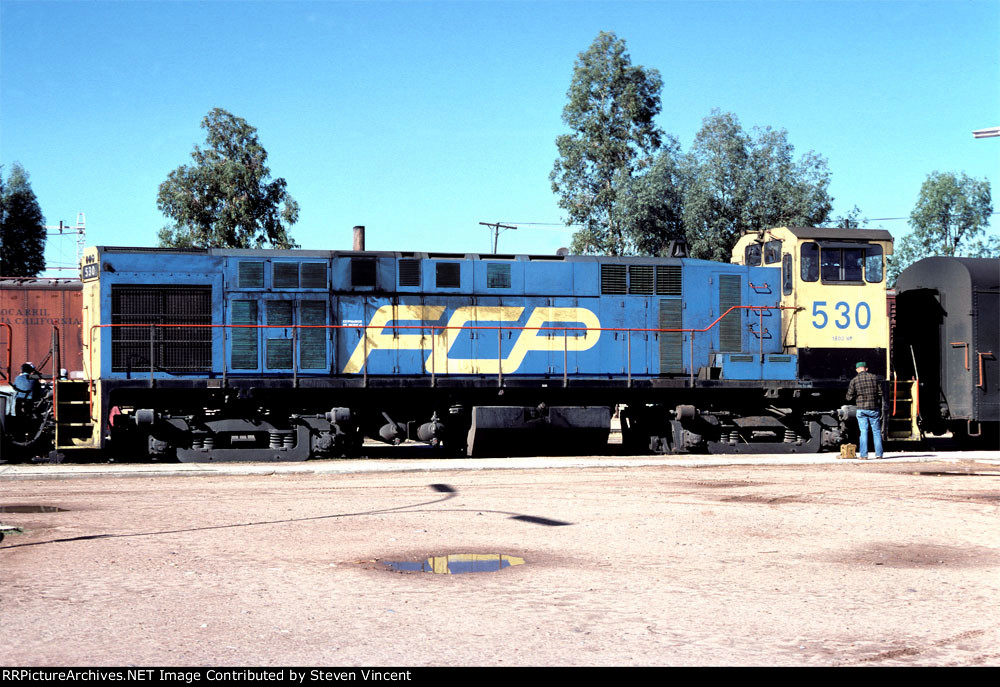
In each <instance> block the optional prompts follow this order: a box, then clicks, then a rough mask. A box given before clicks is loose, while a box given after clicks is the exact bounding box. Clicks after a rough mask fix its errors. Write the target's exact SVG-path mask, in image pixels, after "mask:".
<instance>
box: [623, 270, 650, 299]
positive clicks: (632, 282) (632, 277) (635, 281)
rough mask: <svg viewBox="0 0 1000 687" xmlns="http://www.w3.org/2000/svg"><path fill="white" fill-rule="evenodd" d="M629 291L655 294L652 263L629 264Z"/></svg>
mask: <svg viewBox="0 0 1000 687" xmlns="http://www.w3.org/2000/svg"><path fill="white" fill-rule="evenodd" d="M628 292H629V293H636V294H642V295H652V294H653V266H652V265H629V268H628Z"/></svg>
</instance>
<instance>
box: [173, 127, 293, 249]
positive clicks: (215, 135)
mask: <svg viewBox="0 0 1000 687" xmlns="http://www.w3.org/2000/svg"><path fill="white" fill-rule="evenodd" d="M201 127H202V128H203V129H205V130H206V131H207V132H208V133H207V137H206V143H207V147H206V148H205V149H204V150H203V149H202V148H200V147H198V146H197V145H196V146H195V148H194V152H192V153H191V158H192V159H193V161H194V163H193V164H191V165H182V166H180V167H178V168H177V169H175V170H174V171H172V172H170V174H169V175H168V176H167V180H166V181H164V182H163V183H162V184H160V190H159V193H158V195H157V198H156V207H157V208H158V209H159V210H160V211H161V212H162V213H163V214H164V215H166V216H167V217H168V218H170V219H172V220H173V221H174V224H173V225H171V226H167V227H164V228H163V229H162V230H160V234H159V238H160V245H161V246H175V247H192V246H195V247H206V248H207V247H222V248H264V247H273V248H295V247H296V243H295V241H294V240H293V239H292V238H291V237H290V236H289V235H288V230H289V228H290V227H291V226H292V225H293V224H295V222H296V221H298V216H299V206H298V203H296V202H295V200H294V199H293V198H292V197H291V196H290V195H289V194H288V192H287V191H286V190H285V187H286V182H285V180H284V179H281V178H278V179H275V180H273V181H270V176H271V170H270V169H269V168H268V167H267V164H266V163H267V151H266V150H264V147H263V146H262V145H261V144H260V141H259V140H258V138H257V129H256V128H254V127H252V126H250V125H249V124H247V122H246V120H244V119H242V118H241V117H236V116H234V115H232V114H230V113H229V112H226V111H225V110H223V109H220V108H215V109H213V110H212V111H211V112H209V113H208V115H207V116H206V117H205V119H204V120H202V123H201Z"/></svg>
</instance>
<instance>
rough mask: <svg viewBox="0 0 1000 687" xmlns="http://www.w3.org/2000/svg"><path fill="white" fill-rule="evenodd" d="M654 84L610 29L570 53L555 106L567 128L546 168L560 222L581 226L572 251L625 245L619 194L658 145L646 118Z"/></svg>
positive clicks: (655, 106)
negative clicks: (564, 86) (567, 79)
mask: <svg viewBox="0 0 1000 687" xmlns="http://www.w3.org/2000/svg"><path fill="white" fill-rule="evenodd" d="M661 86H662V80H661V78H660V74H659V72H657V71H656V70H655V69H645V68H643V67H641V66H633V65H632V60H631V57H630V56H629V54H628V52H626V49H625V41H624V40H621V39H619V38H618V37H617V36H615V34H614V33H605V32H601V33H600V34H599V35H598V36H597V38H596V39H595V40H594V42H593V44H592V45H591V46H590V48H589V49H588V50H587V51H586V52H583V53H580V54H579V55H578V56H577V60H576V64H575V66H574V69H573V79H572V82H571V83H570V88H569V91H568V92H567V96H568V97H569V102H568V103H567V105H566V107H565V108H563V114H562V118H563V121H564V122H565V123H566V124H567V125H568V126H569V128H570V129H571V131H572V133H570V134H565V135H562V136H559V137H558V138H557V139H556V147H557V148H558V150H559V157H558V158H557V159H556V161H555V165H554V166H553V169H552V173H551V174H550V175H549V179H550V181H551V182H552V191H553V192H554V193H556V194H558V195H559V207H561V208H563V209H564V210H566V212H567V213H568V216H567V224H576V225H582V226H583V229H581V230H580V231H578V232H577V233H576V234H575V235H574V237H573V251H574V252H577V253H602V254H610V255H622V254H624V253H625V252H627V251H628V250H629V249H630V248H631V246H630V245H629V244H630V239H629V236H628V231H629V226H630V224H634V223H632V221H631V215H630V214H629V210H628V208H626V207H625V206H626V202H625V201H626V200H627V199H629V198H630V197H631V195H632V193H633V192H634V190H635V186H634V184H635V181H636V174H637V173H638V172H639V171H640V170H643V169H645V168H648V167H649V166H650V165H652V163H653V157H654V154H655V153H656V151H657V150H658V149H659V148H660V140H661V136H662V133H661V132H660V130H659V129H658V128H657V127H656V126H655V124H654V123H653V118H654V117H655V116H656V115H657V114H658V113H659V112H660V88H661Z"/></svg>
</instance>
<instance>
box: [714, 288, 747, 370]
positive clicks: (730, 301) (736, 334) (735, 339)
mask: <svg viewBox="0 0 1000 687" xmlns="http://www.w3.org/2000/svg"><path fill="white" fill-rule="evenodd" d="M741 283H742V279H741V278H740V276H739V275H738V274H722V275H719V314H720V315H721V314H722V313H724V312H726V310H728V309H729V308H732V307H734V306H739V305H743V302H742V285H741ZM742 321H743V311H742V310H734V311H733V312H731V313H729V314H728V315H726V316H725V317H724V318H723V319H722V321H721V322H720V323H719V350H720V351H721V352H723V353H738V352H740V351H741V350H743V332H742V331H741V327H740V324H741V323H742Z"/></svg>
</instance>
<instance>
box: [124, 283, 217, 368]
mask: <svg viewBox="0 0 1000 687" xmlns="http://www.w3.org/2000/svg"><path fill="white" fill-rule="evenodd" d="M111 324H115V325H130V324H135V325H182V324H183V325H208V324H212V287H211V286H174V285H142V286H130V285H124V284H114V285H112V286H111ZM152 355H153V360H152V367H153V368H154V369H155V370H161V371H162V370H166V371H171V372H178V373H184V372H207V371H209V370H211V367H212V330H211V328H210V327H162V326H161V327H154V328H153V342H152ZM150 364H151V361H150V327H148V326H136V327H112V328H111V369H112V371H113V372H140V371H143V370H149V368H150Z"/></svg>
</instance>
